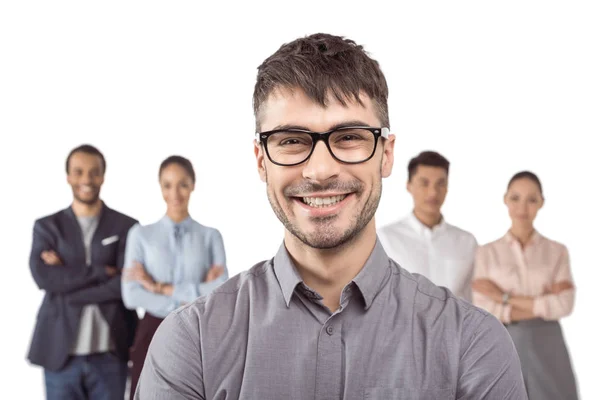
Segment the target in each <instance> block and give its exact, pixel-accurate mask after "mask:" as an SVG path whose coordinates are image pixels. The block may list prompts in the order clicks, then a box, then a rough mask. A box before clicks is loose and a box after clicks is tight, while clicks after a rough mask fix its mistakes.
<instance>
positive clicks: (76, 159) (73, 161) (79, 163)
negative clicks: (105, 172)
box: [69, 151, 102, 169]
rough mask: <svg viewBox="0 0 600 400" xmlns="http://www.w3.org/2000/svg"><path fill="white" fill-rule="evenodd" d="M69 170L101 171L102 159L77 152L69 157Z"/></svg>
mask: <svg viewBox="0 0 600 400" xmlns="http://www.w3.org/2000/svg"><path fill="white" fill-rule="evenodd" d="M69 168H83V169H91V168H100V169H102V159H101V158H100V156H98V155H95V154H89V153H84V152H82V151H78V152H76V153H73V154H72V155H71V158H70V159H69Z"/></svg>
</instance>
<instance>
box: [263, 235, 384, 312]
mask: <svg viewBox="0 0 600 400" xmlns="http://www.w3.org/2000/svg"><path fill="white" fill-rule="evenodd" d="M273 262H274V267H273V268H274V271H275V276H276V277H277V280H278V281H279V286H280V287H281V292H282V294H283V298H284V300H285V304H286V305H287V306H288V307H289V306H290V302H291V300H292V295H293V294H294V290H296V286H298V284H299V283H301V282H302V278H301V277H300V274H299V273H298V270H297V269H296V266H295V265H294V263H293V261H292V259H291V258H290V255H289V253H288V251H287V249H286V248H285V243H282V244H281V246H280V247H279V251H278V252H277V254H276V255H275V258H274V260H273ZM389 266H390V259H389V257H388V255H387V254H386V252H385V250H384V249H383V246H382V245H381V243H380V242H379V239H377V241H376V243H375V247H374V248H373V251H372V252H371V255H370V256H369V258H368V259H367V262H366V263H365V265H364V266H363V268H362V269H361V270H360V272H359V273H358V275H356V277H355V278H354V279H353V280H352V282H354V284H355V285H356V286H357V287H358V289H359V290H360V292H361V294H362V296H363V299H364V301H365V309H368V308H369V307H370V306H371V304H373V300H374V299H375V297H376V296H377V294H378V293H379V291H380V290H381V287H382V282H383V280H384V278H385V277H386V276H387V275H388V273H389Z"/></svg>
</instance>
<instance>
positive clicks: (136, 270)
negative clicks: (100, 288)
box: [123, 261, 154, 288]
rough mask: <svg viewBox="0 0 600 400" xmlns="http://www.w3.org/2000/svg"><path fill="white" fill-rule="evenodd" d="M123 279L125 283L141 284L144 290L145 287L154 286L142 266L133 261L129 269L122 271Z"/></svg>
mask: <svg viewBox="0 0 600 400" xmlns="http://www.w3.org/2000/svg"><path fill="white" fill-rule="evenodd" d="M123 278H124V279H125V280H126V281H137V282H139V283H141V284H142V286H144V288H146V286H148V287H150V286H152V285H154V279H152V277H151V276H150V275H148V273H147V272H146V269H145V268H144V266H143V265H142V264H141V263H139V262H137V261H134V262H133V264H132V265H131V267H129V268H125V269H124V270H123Z"/></svg>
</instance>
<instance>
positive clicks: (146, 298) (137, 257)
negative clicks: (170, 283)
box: [121, 224, 179, 317]
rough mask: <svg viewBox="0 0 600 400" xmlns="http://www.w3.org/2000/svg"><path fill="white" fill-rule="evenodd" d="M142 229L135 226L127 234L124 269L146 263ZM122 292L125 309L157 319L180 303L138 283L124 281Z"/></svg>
mask: <svg viewBox="0 0 600 400" xmlns="http://www.w3.org/2000/svg"><path fill="white" fill-rule="evenodd" d="M141 229H142V227H141V226H140V225H139V224H137V225H134V226H133V227H132V228H131V229H130V230H129V232H128V234H127V244H126V247H125V261H124V266H123V269H127V268H131V266H132V264H133V262H134V261H137V262H139V263H142V264H144V262H145V260H144V251H143V247H142V241H141ZM123 276H124V274H123ZM121 291H122V296H123V303H124V304H125V307H127V308H128V309H130V310H135V309H136V308H142V309H144V310H145V311H148V312H149V313H151V314H152V315H155V316H157V317H164V316H166V315H167V314H169V313H170V312H171V311H173V310H175V309H176V308H177V307H178V306H179V303H178V302H177V301H176V300H175V299H174V298H173V297H169V296H163V295H161V294H156V293H151V292H149V291H147V290H146V289H144V287H143V286H142V285H141V284H140V283H139V282H137V281H128V280H125V279H123V280H122V282H121Z"/></svg>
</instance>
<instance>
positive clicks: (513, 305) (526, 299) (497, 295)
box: [472, 278, 574, 322]
mask: <svg viewBox="0 0 600 400" xmlns="http://www.w3.org/2000/svg"><path fill="white" fill-rule="evenodd" d="M472 288H473V291H474V292H477V293H478V294H479V295H483V296H485V297H487V298H488V299H490V300H492V301H493V302H494V303H497V304H503V300H504V299H503V297H504V294H505V293H507V291H505V290H504V289H502V288H501V287H500V286H499V285H498V284H496V283H495V282H494V281H493V280H491V279H487V278H479V279H476V280H474V281H473V284H472ZM573 288H574V287H573V284H572V283H571V282H570V281H567V280H563V281H560V282H556V283H553V284H552V285H550V286H548V287H546V288H545V289H544V292H543V294H542V296H558V295H560V294H561V293H562V292H564V291H567V290H571V289H573ZM535 300H536V297H534V296H518V295H510V296H509V297H508V301H507V303H506V305H508V306H510V308H509V309H510V321H523V320H527V319H534V318H538V317H539V316H538V315H536V314H535V312H534V308H535ZM501 319H502V318H501ZM503 322H509V321H503Z"/></svg>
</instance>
